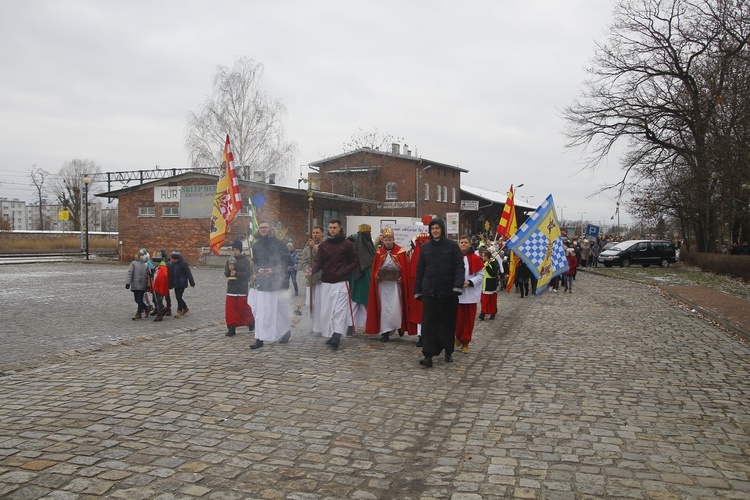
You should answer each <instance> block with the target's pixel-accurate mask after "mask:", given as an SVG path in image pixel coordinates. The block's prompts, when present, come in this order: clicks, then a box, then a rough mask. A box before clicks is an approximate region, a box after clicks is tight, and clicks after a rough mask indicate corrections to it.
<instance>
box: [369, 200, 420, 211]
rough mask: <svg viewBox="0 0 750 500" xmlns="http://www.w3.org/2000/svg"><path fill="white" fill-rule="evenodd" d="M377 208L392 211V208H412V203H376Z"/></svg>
mask: <svg viewBox="0 0 750 500" xmlns="http://www.w3.org/2000/svg"><path fill="white" fill-rule="evenodd" d="M378 208H385V209H394V208H414V202H413V201H385V202H383V203H378Z"/></svg>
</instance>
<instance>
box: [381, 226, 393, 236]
mask: <svg viewBox="0 0 750 500" xmlns="http://www.w3.org/2000/svg"><path fill="white" fill-rule="evenodd" d="M380 236H393V228H392V227H386V228H385V229H383V230H382V231H380Z"/></svg>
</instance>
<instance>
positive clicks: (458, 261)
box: [414, 218, 464, 298]
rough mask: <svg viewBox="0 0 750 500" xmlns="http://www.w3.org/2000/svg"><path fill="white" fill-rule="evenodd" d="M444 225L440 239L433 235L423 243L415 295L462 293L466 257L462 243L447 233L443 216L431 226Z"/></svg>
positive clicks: (438, 296)
mask: <svg viewBox="0 0 750 500" xmlns="http://www.w3.org/2000/svg"><path fill="white" fill-rule="evenodd" d="M435 224H438V225H440V227H441V228H442V229H443V232H442V236H441V238H440V239H438V240H435V239H434V238H433V237H432V235H430V241H427V242H425V243H422V246H421V247H420V250H419V260H418V261H417V277H416V280H415V281H414V294H415V295H422V296H427V297H437V298H446V297H451V296H455V295H460V294H461V290H463V286H464V258H463V255H462V254H461V249H460V248H458V243H456V242H455V241H453V240H449V239H448V238H447V236H446V234H445V223H444V222H443V220H442V219H440V218H435V219H432V221H431V222H430V226H433V225H435Z"/></svg>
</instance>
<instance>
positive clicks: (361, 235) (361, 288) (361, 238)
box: [348, 224, 375, 333]
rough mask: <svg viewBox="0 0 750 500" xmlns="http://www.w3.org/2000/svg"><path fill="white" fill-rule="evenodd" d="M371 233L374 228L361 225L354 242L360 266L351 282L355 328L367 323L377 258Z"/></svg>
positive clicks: (356, 268) (355, 270) (353, 273)
mask: <svg viewBox="0 0 750 500" xmlns="http://www.w3.org/2000/svg"><path fill="white" fill-rule="evenodd" d="M371 232H372V227H371V226H370V225H369V224H360V225H359V226H358V228H357V235H356V236H355V237H354V241H353V243H354V251H355V252H356V253H357V264H358V265H357V267H355V268H354V270H353V271H352V275H351V280H350V288H351V294H352V316H353V322H354V325H353V327H354V328H358V327H363V326H365V324H366V323H367V302H368V300H369V296H370V278H371V273H372V262H373V260H374V258H375V244H374V243H373V242H372V234H371ZM348 333H353V331H350V332H348Z"/></svg>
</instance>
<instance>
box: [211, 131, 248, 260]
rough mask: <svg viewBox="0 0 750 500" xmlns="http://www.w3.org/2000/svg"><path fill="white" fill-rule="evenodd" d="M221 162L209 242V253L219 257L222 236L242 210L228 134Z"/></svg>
mask: <svg viewBox="0 0 750 500" xmlns="http://www.w3.org/2000/svg"><path fill="white" fill-rule="evenodd" d="M221 161H222V167H224V172H223V175H222V176H221V177H220V178H219V182H218V183H217V184H216V196H215V197H214V209H213V214H212V215H211V239H210V242H209V245H210V247H211V251H212V252H214V253H215V254H216V255H219V251H220V249H221V247H222V245H223V244H224V236H225V235H226V233H228V232H229V223H230V222H232V219H234V216H235V215H236V214H237V212H239V211H240V210H242V194H241V193H240V183H239V181H238V180H237V172H236V171H235V170H234V155H233V154H232V145H231V144H230V143H229V134H227V140H226V142H225V143H224V152H223V153H222V157H221Z"/></svg>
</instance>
